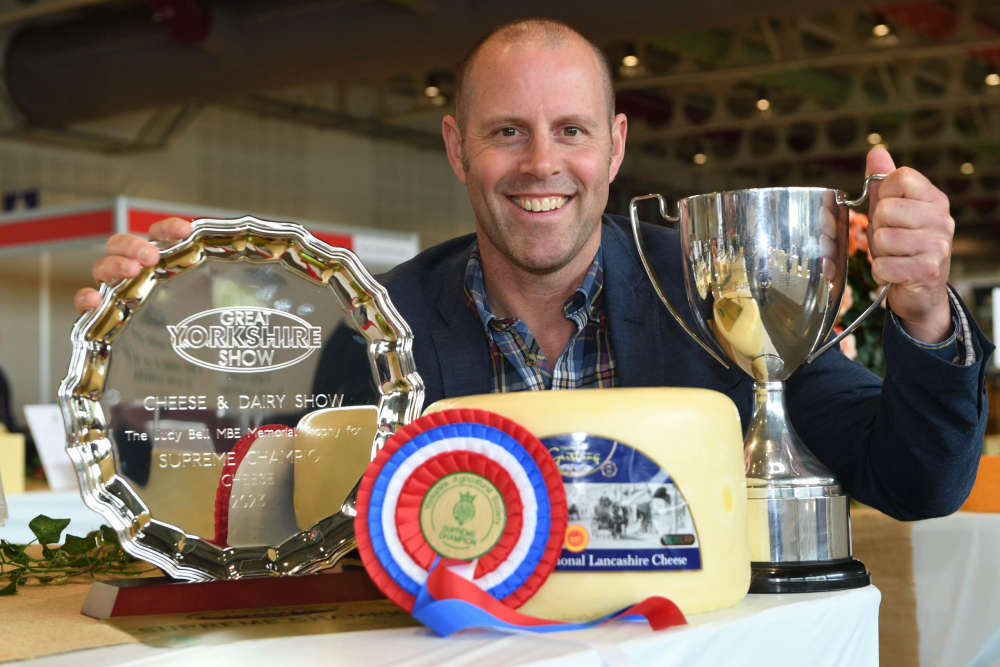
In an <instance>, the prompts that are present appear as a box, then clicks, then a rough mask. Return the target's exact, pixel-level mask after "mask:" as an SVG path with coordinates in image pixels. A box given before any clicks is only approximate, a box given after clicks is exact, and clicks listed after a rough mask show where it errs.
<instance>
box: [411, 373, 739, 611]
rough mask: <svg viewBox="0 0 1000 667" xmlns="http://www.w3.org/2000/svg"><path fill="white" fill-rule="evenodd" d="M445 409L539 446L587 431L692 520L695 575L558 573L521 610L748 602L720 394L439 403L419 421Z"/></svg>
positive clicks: (734, 427) (733, 443) (648, 391)
mask: <svg viewBox="0 0 1000 667" xmlns="http://www.w3.org/2000/svg"><path fill="white" fill-rule="evenodd" d="M451 408H475V409H481V410H489V411H491V412H496V413H498V414H501V415H503V416H505V417H507V418H509V419H512V420H514V421H516V422H518V423H519V424H521V425H522V426H524V427H525V428H527V429H528V430H530V431H531V432H532V433H534V434H535V436H537V437H538V438H546V437H549V436H553V435H560V434H565V433H575V432H586V433H588V434H590V435H595V436H601V437H604V438H608V439H610V440H617V441H619V442H621V443H623V444H626V445H628V446H630V447H632V448H634V449H637V450H639V451H641V452H642V453H644V454H645V455H646V456H648V457H649V458H650V459H652V460H653V461H655V462H656V463H658V464H659V466H660V468H661V469H662V470H664V471H666V472H667V473H668V474H669V475H670V476H671V477H672V478H673V480H674V483H675V484H676V485H677V488H678V489H680V491H681V493H682V494H683V495H684V498H685V500H686V501H687V504H688V508H689V509H690V511H691V514H692V516H693V518H694V523H695V529H696V531H697V533H698V542H699V545H700V549H701V558H702V569H700V570H682V571H674V570H671V571H664V570H656V571H621V572H600V571H590V572H587V571H559V570H557V571H555V572H553V573H552V574H551V575H550V576H549V578H548V579H547V580H546V581H545V583H544V584H543V585H542V587H541V588H540V589H539V590H538V592H537V593H536V594H535V595H534V596H533V597H532V598H531V599H530V600H528V601H527V602H526V603H525V604H524V605H523V606H522V607H521V608H520V611H522V612H524V613H526V614H530V615H533V616H539V617H543V618H551V619H560V620H567V619H590V618H595V617H598V616H602V615H604V614H608V613H611V612H613V611H616V610H618V609H621V608H622V607H625V606H628V605H630V604H634V603H636V602H639V601H641V600H643V599H645V598H647V597H649V596H651V595H660V596H663V597H666V598H669V599H670V600H672V601H673V602H674V603H675V604H676V605H677V606H678V607H680V609H681V611H682V612H684V613H685V614H695V613H700V612H705V611H711V610H713V609H721V608H723V607H728V606H731V605H734V604H736V603H737V602H739V601H740V600H742V599H743V597H744V596H745V595H746V592H747V589H748V588H749V586H750V552H749V548H748V544H747V541H748V540H747V502H746V482H745V477H744V470H743V435H742V429H741V427H740V419H739V414H738V412H737V410H736V406H735V405H734V404H733V402H732V401H731V400H730V399H729V398H728V397H727V396H725V395H724V394H721V393H719V392H716V391H711V390H707V389H689V388H665V387H663V388H661V387H655V388H654V387H649V388H646V387H641V388H640V387H636V388H618V389H578V390H573V391H541V392H516V393H507V394H481V395H476V396H463V397H459V398H449V399H443V400H440V401H438V402H436V403H434V404H433V405H431V406H430V407H428V408H427V410H426V411H425V412H436V411H439V410H446V409H451Z"/></svg>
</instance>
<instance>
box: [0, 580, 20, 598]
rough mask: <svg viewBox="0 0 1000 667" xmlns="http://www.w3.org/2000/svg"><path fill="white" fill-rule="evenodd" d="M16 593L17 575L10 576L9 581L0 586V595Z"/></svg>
mask: <svg viewBox="0 0 1000 667" xmlns="http://www.w3.org/2000/svg"><path fill="white" fill-rule="evenodd" d="M14 593H17V577H16V576H13V577H11V578H10V583H9V584H7V585H6V586H4V587H3V588H0V595H13V594H14Z"/></svg>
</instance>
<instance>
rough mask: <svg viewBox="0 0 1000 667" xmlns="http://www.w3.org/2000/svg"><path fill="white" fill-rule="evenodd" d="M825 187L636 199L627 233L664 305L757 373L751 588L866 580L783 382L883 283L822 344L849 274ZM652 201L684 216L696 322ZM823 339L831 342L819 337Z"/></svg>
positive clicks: (750, 489)
mask: <svg viewBox="0 0 1000 667" xmlns="http://www.w3.org/2000/svg"><path fill="white" fill-rule="evenodd" d="M882 178H884V175H881V174H874V175H872V176H869V177H868V178H867V179H865V184H864V191H863V192H862V194H861V196H860V197H859V198H858V199H856V200H853V201H850V200H848V199H847V198H846V196H845V195H844V193H843V192H840V191H838V190H832V189H828V188H807V187H786V188H758V189H749V190H735V191H730V192H714V193H710V194H702V195H695V196H692V197H685V198H684V199H681V200H680V201H679V202H678V215H677V216H676V217H675V216H671V215H668V213H667V211H666V204H665V202H664V199H663V197H661V196H660V195H658V194H652V195H643V196H641V197H635V198H634V199H632V201H631V203H630V205H629V214H630V217H631V219H632V233H633V235H634V236H635V240H636V245H637V247H638V249H639V255H640V258H641V259H642V263H643V266H644V267H645V269H646V273H647V275H648V276H649V279H650V281H651V282H652V284H653V288H654V289H655V290H656V292H657V294H658V295H659V297H660V299H661V300H662V301H663V304H664V305H665V306H666V307H667V310H668V311H670V314H671V315H672V316H673V317H674V319H676V320H677V322H678V324H679V325H680V326H681V327H682V328H683V329H684V331H686V332H687V333H688V335H690V336H691V337H692V338H693V339H694V340H695V341H696V342H697V343H698V344H699V345H701V347H702V348H703V349H705V351H707V352H708V353H709V354H710V355H712V356H713V357H714V358H715V359H716V360H717V361H719V362H720V363H721V364H723V365H724V366H727V367H728V363H727V362H726V361H725V359H727V358H728V359H729V360H731V361H732V362H733V363H735V364H736V365H737V366H739V367H740V368H742V369H743V370H744V371H745V372H746V373H747V374H748V375H750V377H751V378H753V381H754V408H753V416H752V419H751V423H750V426H749V428H748V429H747V432H746V437H745V439H744V455H745V460H746V476H747V497H748V500H749V503H748V518H749V531H750V559H751V561H752V562H751V566H752V576H751V584H750V592H752V593H789V592H806V591H817V590H836V589H842V588H854V587H859V586H864V585H867V584H868V583H869V582H870V577H869V575H868V572H867V571H866V570H865V567H864V565H862V564H861V563H860V562H858V561H857V560H855V559H853V557H852V556H851V535H850V516H849V511H848V506H849V502H848V498H847V496H846V495H844V494H843V493H842V492H841V489H840V484H839V483H838V482H837V480H836V478H835V477H834V475H833V473H831V472H830V470H828V469H827V468H826V466H825V465H823V464H822V463H821V462H820V461H819V460H818V459H817V458H816V457H815V456H814V455H813V454H812V453H811V452H810V451H809V449H808V447H807V446H806V445H805V444H804V443H803V442H802V441H801V440H800V439H799V436H798V435H797V434H796V433H795V430H794V429H793V428H792V425H791V423H790V422H789V420H788V417H787V416H786V410H785V397H784V391H783V389H784V381H785V380H786V379H788V377H789V376H790V375H791V374H792V373H793V372H794V371H795V369H797V368H798V367H799V366H800V365H802V364H803V363H809V362H811V361H812V360H814V359H816V358H817V357H818V356H819V355H821V354H823V353H824V352H825V351H826V350H827V349H829V348H830V347H832V346H833V345H836V344H837V343H839V342H840V340H841V339H842V338H843V337H844V336H846V335H847V334H849V333H850V332H851V331H853V330H854V328H855V327H857V326H858V325H859V324H860V323H861V322H862V321H863V320H864V318H865V317H867V316H868V315H869V314H870V313H871V312H873V311H874V310H875V308H877V307H878V306H879V304H880V302H881V301H882V298H883V297H884V296H885V292H886V290H887V289H888V288H887V287H883V289H882V292H881V294H880V295H879V297H878V299H876V300H875V302H874V303H873V304H872V305H871V307H870V308H868V310H866V311H865V312H864V313H863V314H862V315H861V317H859V318H857V319H856V320H855V321H854V323H852V324H851V326H849V327H848V328H847V329H845V330H844V331H843V332H842V333H841V334H840V335H839V336H838V337H836V338H834V339H833V340H830V341H827V340H826V339H827V338H828V337H829V334H830V331H831V329H832V328H833V325H834V322H835V321H836V319H837V313H838V310H839V308H840V302H841V298H842V297H843V294H844V287H845V285H846V279H847V259H848V235H849V225H848V215H849V210H848V207H853V206H857V205H859V204H861V203H862V202H863V201H864V200H865V198H866V197H867V196H868V185H869V183H870V181H872V180H880V179H882ZM654 198H655V199H657V200H658V201H659V205H660V215H661V216H662V217H663V218H665V219H667V220H669V221H671V222H679V226H680V243H681V245H682V253H681V254H682V257H683V261H684V279H685V287H686V291H687V297H688V302H689V304H690V306H691V311H692V312H693V313H694V319H695V327H696V330H695V329H692V328H691V327H690V326H689V325H688V323H687V322H685V321H684V319H683V318H682V317H681V316H680V315H679V314H678V312H677V310H676V309H675V308H674V307H673V305H672V304H671V303H670V301H669V299H668V298H667V297H666V294H665V293H664V291H663V288H662V287H661V286H660V283H659V281H658V279H657V277H656V274H655V273H654V270H653V267H652V266H651V265H650V260H649V258H648V257H647V255H646V253H645V250H644V247H643V242H642V237H641V234H640V230H639V221H638V218H637V217H636V204H637V203H638V202H640V201H642V200H645V199H654ZM824 341H826V342H824Z"/></svg>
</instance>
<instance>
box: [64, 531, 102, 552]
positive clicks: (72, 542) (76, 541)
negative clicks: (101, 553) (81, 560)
mask: <svg viewBox="0 0 1000 667" xmlns="http://www.w3.org/2000/svg"><path fill="white" fill-rule="evenodd" d="M96 546H97V539H96V538H94V537H90V536H89V535H88V536H87V537H77V536H76V535H69V534H67V535H66V542H65V544H63V550H64V551H65V552H66V553H68V554H70V555H72V556H80V555H82V554H85V553H87V552H88V551H90V550H91V549H93V548H94V547H96Z"/></svg>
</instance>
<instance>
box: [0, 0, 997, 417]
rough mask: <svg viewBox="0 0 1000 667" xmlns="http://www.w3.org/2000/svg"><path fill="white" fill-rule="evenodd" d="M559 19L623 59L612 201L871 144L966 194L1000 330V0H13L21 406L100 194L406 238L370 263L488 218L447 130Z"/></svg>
mask: <svg viewBox="0 0 1000 667" xmlns="http://www.w3.org/2000/svg"><path fill="white" fill-rule="evenodd" d="M537 15H544V16H551V17H553V18H557V19H561V20H565V21H567V22H569V23H571V24H572V25H574V26H576V27H578V28H579V29H580V30H581V31H582V32H584V33H585V34H586V35H587V36H589V37H590V38H592V39H593V40H594V41H595V42H597V43H598V44H599V45H600V46H601V47H602V48H603V49H604V51H605V53H606V54H607V56H608V59H609V61H610V62H611V64H612V66H613V68H614V71H615V86H616V89H617V104H618V109H619V111H623V112H625V113H626V114H627V115H628V116H629V139H628V151H627V156H626V159H625V162H624V165H623V167H622V170H621V174H620V176H619V177H618V179H617V181H616V182H615V183H614V184H613V190H612V196H611V202H610V205H609V210H610V211H612V212H615V213H624V212H625V211H626V208H627V202H628V200H629V198H630V197H632V196H634V195H637V194H644V193H646V192H661V193H663V194H665V195H667V196H668V197H671V198H678V197H681V196H685V195H690V194H697V193H702V192H710V191H715V190H720V189H732V188H745V187H757V186H768V185H818V186H826V187H836V188H840V189H842V190H844V191H845V192H847V193H848V194H849V195H850V196H851V197H856V196H858V195H859V194H860V190H861V184H862V179H863V175H864V155H865V152H866V151H867V150H868V148H870V147H871V146H872V145H875V144H880V143H881V144H885V145H886V146H887V147H888V148H889V150H890V151H891V152H892V154H893V156H894V158H895V160H896V162H897V164H906V165H910V166H913V167H916V168H918V169H920V170H922V171H923V172H924V173H926V174H927V175H928V176H929V177H930V178H931V179H932V180H933V181H934V182H935V183H937V184H938V185H939V187H941V188H942V189H943V190H944V191H945V192H946V193H947V194H948V195H949V197H950V198H951V203H952V214H953V216H954V218H955V219H956V221H957V232H956V238H955V246H954V261H953V265H952V280H953V282H954V284H955V285H956V286H957V287H958V288H959V290H960V291H961V292H962V294H963V295H964V296H965V297H966V299H967V300H968V302H969V304H970V306H971V307H973V308H974V309H975V314H976V317H977V319H978V320H979V322H980V324H981V325H982V326H983V328H984V329H986V330H987V332H988V333H990V335H991V336H992V335H993V334H994V330H993V327H994V324H993V322H994V315H993V312H994V310H993V309H994V305H993V295H994V294H1000V292H996V291H994V290H995V288H998V287H1000V207H998V203H1000V2H998V1H997V0H957V1H954V2H904V3H892V4H877V3H871V2H855V1H852V0H842V1H841V2H837V3H830V2H818V1H817V0H795V1H791V0H770V1H762V2H754V3H731V2H723V1H720V0H702V1H700V2H671V1H663V2H656V3H649V2H638V1H631V0H621V1H619V2H615V3H607V2H600V3H598V2H594V1H593V0H579V1H578V2H573V3H544V2H543V3H538V2H530V3H529V2H526V1H522V0H510V1H508V2H505V3H502V5H500V4H498V5H493V4H492V3H491V4H489V5H484V4H482V3H476V2H468V1H467V0H372V1H362V0H287V1H284V2H262V1H257V0H245V1H236V0H0V67H2V72H3V77H2V84H0V194H2V202H3V215H2V217H0V281H2V285H3V289H2V290H0V312H2V317H0V366H2V368H3V370H4V371H5V372H6V375H7V378H8V380H9V385H10V390H9V398H10V401H11V406H12V414H13V415H14V416H13V420H14V421H15V422H16V424H15V426H23V424H24V418H23V411H22V407H23V405H25V404H33V403H51V402H53V401H54V400H55V392H56V389H57V387H58V383H59V380H60V379H61V378H62V376H63V375H64V373H65V371H66V368H67V364H68V360H69V355H70V344H69V338H68V334H69V330H70V327H71V324H72V322H73V320H74V319H75V316H76V313H75V311H74V309H73V306H72V303H71V297H72V294H73V292H74V291H75V290H76V289H77V288H78V287H79V286H81V285H83V284H89V283H91V282H92V280H91V278H90V274H89V271H90V264H91V263H92V262H93V260H94V259H95V258H96V257H98V256H99V255H100V254H101V253H102V252H103V239H104V238H105V237H106V236H107V233H106V231H105V230H106V229H109V228H106V227H101V226H100V225H97V226H96V227H90V226H88V225H89V224H90V223H89V222H87V221H86V220H85V219H84V218H80V217H79V216H78V215H76V214H77V213H78V212H79V211H82V210H86V211H90V210H93V209H94V207H98V208H101V207H103V209H101V210H109V211H115V210H117V211H118V213H121V210H122V207H123V202H125V201H127V200H128V201H132V200H136V201H145V202H146V203H147V208H149V207H152V208H153V209H155V210H156V211H165V212H170V211H178V212H182V213H188V214H190V215H195V216H196V215H199V214H200V212H202V211H203V212H204V214H206V215H214V214H215V213H217V212H220V211H222V212H230V213H232V214H252V215H256V216H259V217H264V218H270V219H281V220H305V221H310V223H312V222H315V223H317V224H318V225H319V226H320V227H323V228H329V229H333V230H338V229H340V230H346V233H354V234H357V235H358V236H359V237H364V238H365V239H367V241H368V242H369V243H371V244H373V245H378V244H379V242H380V241H385V242H386V244H387V245H386V246H385V247H387V248H389V250H388V251H387V252H384V253H382V254H381V255H379V256H378V257H377V258H375V259H371V258H369V260H370V263H371V264H372V266H371V268H372V269H373V270H379V269H382V268H386V266H388V265H389V264H391V263H393V262H394V261H396V260H402V259H405V258H406V257H407V256H408V255H409V254H412V252H413V251H415V250H416V249H418V248H422V247H426V246H429V245H432V244H434V243H437V242H439V241H441V240H444V239H446V238H449V237H452V236H454V235H457V234H461V233H466V232H469V231H471V230H472V228H473V226H472V214H471V209H470V208H469V205H468V203H467V197H466V194H465V192H464V189H463V187H462V186H461V185H460V184H459V183H458V182H457V181H456V180H455V178H454V177H453V175H452V173H451V170H450V169H449V167H448V164H447V161H446V159H445V156H444V151H443V147H442V144H441V139H440V132H439V128H440V119H441V116H442V114H443V113H445V112H447V111H448V110H449V108H450V105H451V104H452V95H453V92H454V83H455V66H456V64H457V63H458V62H459V60H460V59H461V57H462V55H463V54H464V53H465V51H466V50H467V49H468V47H469V46H471V45H472V44H473V43H474V42H475V41H476V40H477V39H478V38H479V37H480V36H481V35H482V34H484V33H485V32H487V31H488V30H490V29H491V28H492V27H494V26H495V25H497V24H498V23H501V22H505V21H508V20H512V19H516V18H521V17H524V16H537ZM122 197H124V198H127V200H123V199H121V198H122ZM115 198H118V199H115ZM149 200H153V201H154V202H155V205H148V202H149ZM116 201H117V202H118V209H115V202H116ZM60 215H63V216H64V217H59V216H60ZM66 215H68V217H65V216H66ZM53 216H55V217H53ZM45 220H54V221H55V222H54V223H52V224H48V225H43V224H42V223H40V222H39V221H45ZM31 223H33V224H31ZM5 239H6V240H5ZM363 259H365V257H364V256H363ZM998 300H1000V299H998ZM998 308H1000V306H998ZM994 378H995V373H994ZM991 382H994V383H995V382H996V380H995V379H994V380H992V381H991ZM992 402H993V404H994V406H995V405H996V403H997V400H996V398H995V399H994V400H993V401H992ZM994 409H995V408H994ZM991 430H992V431H994V432H996V431H1000V424H998V423H997V420H996V419H994V421H993V424H992V425H991Z"/></svg>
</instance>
